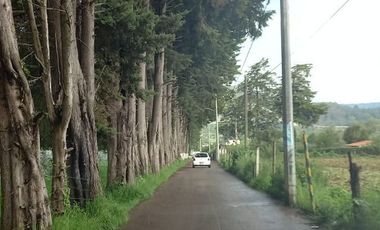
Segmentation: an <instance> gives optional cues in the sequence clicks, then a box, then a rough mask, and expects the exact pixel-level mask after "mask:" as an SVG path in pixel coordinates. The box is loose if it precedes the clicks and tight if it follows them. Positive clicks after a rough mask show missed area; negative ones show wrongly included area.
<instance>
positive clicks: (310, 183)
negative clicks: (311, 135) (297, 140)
mask: <svg viewBox="0 0 380 230" xmlns="http://www.w3.org/2000/svg"><path fill="white" fill-rule="evenodd" d="M303 146H304V150H305V163H306V174H307V175H306V176H307V183H308V187H309V194H310V202H311V207H312V209H313V212H315V199H314V189H313V180H312V175H311V165H310V156H309V146H308V142H307V135H306V133H304V134H303Z"/></svg>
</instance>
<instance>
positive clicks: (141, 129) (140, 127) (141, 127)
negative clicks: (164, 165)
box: [137, 54, 150, 174]
mask: <svg viewBox="0 0 380 230" xmlns="http://www.w3.org/2000/svg"><path fill="white" fill-rule="evenodd" d="M145 56H146V54H144V55H143V57H145ZM139 65H140V78H141V79H140V81H139V84H138V90H139V91H142V92H144V91H145V85H146V63H145V61H142V62H141V63H140V64H139ZM137 142H138V152H139V158H140V164H139V166H138V167H139V168H140V172H141V173H142V174H147V173H148V172H149V171H150V165H149V156H148V148H147V147H148V140H147V129H146V113H145V101H144V99H142V98H138V99H137Z"/></svg>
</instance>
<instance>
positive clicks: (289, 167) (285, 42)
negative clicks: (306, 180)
mask: <svg viewBox="0 0 380 230" xmlns="http://www.w3.org/2000/svg"><path fill="white" fill-rule="evenodd" d="M288 9H289V4H288V0H281V51H282V52H281V54H282V89H283V134H284V136H283V139H284V158H285V161H284V163H285V165H284V170H285V176H286V190H287V193H288V203H289V205H290V206H295V205H296V165H295V150H294V131H293V129H294V127H293V93H292V77H291V69H290V68H291V62H290V47H289V43H290V41H289V11H288Z"/></svg>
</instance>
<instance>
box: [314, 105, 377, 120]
mask: <svg viewBox="0 0 380 230" xmlns="http://www.w3.org/2000/svg"><path fill="white" fill-rule="evenodd" d="M326 104H327V105H328V106H329V109H328V112H327V114H326V115H323V116H321V118H320V119H319V122H318V125H351V124H355V123H364V122H367V121H371V120H380V103H366V104H350V105H348V104H337V103H326Z"/></svg>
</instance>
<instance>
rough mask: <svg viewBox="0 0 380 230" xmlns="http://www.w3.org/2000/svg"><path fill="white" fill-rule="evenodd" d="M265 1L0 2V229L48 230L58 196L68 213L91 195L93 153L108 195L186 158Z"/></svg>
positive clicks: (95, 182) (261, 17)
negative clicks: (102, 165)
mask: <svg viewBox="0 0 380 230" xmlns="http://www.w3.org/2000/svg"><path fill="white" fill-rule="evenodd" d="M265 4H266V1H264V0H255V1H251V0H238V1H224V0H191V1H182V0H174V1H167V0H152V1H149V0H107V1H99V2H95V1H91V0H61V1H59V0H50V1H47V0H41V1H35V0H26V1H23V2H22V1H16V0H15V1H13V0H0V6H1V7H0V117H1V121H0V136H1V138H0V159H1V162H0V169H1V199H2V202H1V204H2V205H1V229H50V228H51V224H52V223H51V221H52V219H51V216H52V214H56V215H59V214H62V213H64V211H65V200H66V199H67V198H68V197H67V196H68V194H67V192H66V191H67V188H68V189H69V191H70V194H69V199H70V201H71V204H76V205H79V206H80V207H84V206H85V205H86V203H87V202H89V201H91V200H93V199H94V198H95V197H97V196H98V195H100V194H101V193H102V189H101V186H100V178H99V167H98V164H99V162H98V148H104V149H105V150H107V154H108V177H107V184H108V186H113V185H118V184H132V183H134V180H135V178H136V177H137V176H140V175H144V174H147V173H158V172H159V171H160V169H161V168H162V167H164V166H165V165H167V164H170V163H171V162H173V161H174V160H175V159H176V158H178V154H179V153H181V152H186V151H188V145H189V143H190V142H191V139H192V138H194V137H196V136H197V132H199V130H200V128H201V126H202V125H203V124H205V123H207V122H208V121H210V120H212V119H213V117H214V114H213V112H210V111H209V110H207V108H210V107H212V105H213V101H214V99H215V98H216V97H218V98H223V97H225V92H226V91H227V90H226V89H227V87H228V85H229V84H230V83H231V82H232V80H233V75H234V74H235V73H237V67H238V66H237V65H236V60H235V56H236V53H237V51H238V50H239V44H241V43H242V42H243V41H244V38H245V37H246V36H251V37H252V38H255V37H258V36H260V34H261V31H262V29H263V27H264V26H265V25H266V21H267V20H268V19H269V18H270V16H271V14H272V13H273V12H267V11H266V10H265ZM13 9H16V10H13ZM25 13H26V14H25ZM34 102H36V105H34ZM222 104H223V103H222ZM40 133H41V136H42V137H43V138H42V139H40ZM98 143H99V145H98ZM41 146H43V147H44V148H51V149H52V157H53V162H52V172H51V173H52V174H51V177H52V193H51V196H50V199H49V198H48V197H49V196H48V194H47V189H46V184H45V179H44V174H45V173H46V172H44V170H43V168H42V166H41V161H40V150H41Z"/></svg>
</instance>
